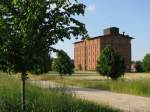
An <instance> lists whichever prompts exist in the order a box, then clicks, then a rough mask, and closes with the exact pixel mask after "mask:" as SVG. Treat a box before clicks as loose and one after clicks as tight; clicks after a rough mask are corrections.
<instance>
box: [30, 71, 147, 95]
mask: <svg viewBox="0 0 150 112" xmlns="http://www.w3.org/2000/svg"><path fill="white" fill-rule="evenodd" d="M31 78H33V79H37V80H51V81H55V82H58V83H64V84H68V85H74V86H81V87H88V88H95V89H102V90H108V91H113V92H118V93H127V94H133V95H139V96H146V97H150V73H126V74H125V76H124V77H123V78H121V79H119V80H118V81H112V80H110V79H107V78H106V77H102V76H100V75H98V74H97V73H96V72H92V71H91V72H90V71H86V72H76V73H75V74H73V75H72V76H63V77H60V76H58V75H57V73H49V74H46V75H41V76H31Z"/></svg>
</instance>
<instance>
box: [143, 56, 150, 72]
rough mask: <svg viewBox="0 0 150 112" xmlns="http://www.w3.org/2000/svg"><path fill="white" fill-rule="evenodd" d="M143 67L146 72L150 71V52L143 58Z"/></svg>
mask: <svg viewBox="0 0 150 112" xmlns="http://www.w3.org/2000/svg"><path fill="white" fill-rule="evenodd" d="M143 67H144V70H145V71H146V72H150V54H147V55H145V57H144V59H143Z"/></svg>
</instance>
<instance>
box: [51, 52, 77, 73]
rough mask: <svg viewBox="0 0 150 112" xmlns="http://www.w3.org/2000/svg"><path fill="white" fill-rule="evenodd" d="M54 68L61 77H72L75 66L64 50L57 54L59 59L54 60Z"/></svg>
mask: <svg viewBox="0 0 150 112" xmlns="http://www.w3.org/2000/svg"><path fill="white" fill-rule="evenodd" d="M52 68H53V70H54V71H57V72H59V74H60V75H66V74H69V75H71V74H72V73H73V72H74V70H73V69H74V64H73V62H72V60H71V59H70V57H69V56H68V55H67V53H65V52H64V51H63V50H60V51H59V52H57V58H56V59H55V60H54V62H53V65H52Z"/></svg>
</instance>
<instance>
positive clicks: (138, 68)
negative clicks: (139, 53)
mask: <svg viewBox="0 0 150 112" xmlns="http://www.w3.org/2000/svg"><path fill="white" fill-rule="evenodd" d="M135 69H136V72H144V68H143V62H141V61H136V62H135Z"/></svg>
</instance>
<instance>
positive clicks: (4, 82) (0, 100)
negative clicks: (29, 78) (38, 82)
mask: <svg viewBox="0 0 150 112" xmlns="http://www.w3.org/2000/svg"><path fill="white" fill-rule="evenodd" d="M20 92H21V81H20V80H19V79H16V78H14V76H9V75H7V74H5V73H1V74H0V112H21V108H20V107H21V104H20V102H21V101H20V97H21V96H20V95H21V94H20ZM26 112H119V110H116V109H112V108H111V107H109V106H106V105H103V104H102V105H98V104H96V103H92V102H89V101H85V100H80V99H76V98H75V97H73V96H72V95H71V94H66V93H64V92H63V91H60V90H58V89H57V90H56V89H43V88H40V87H35V86H33V85H31V84H29V83H27V86H26Z"/></svg>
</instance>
